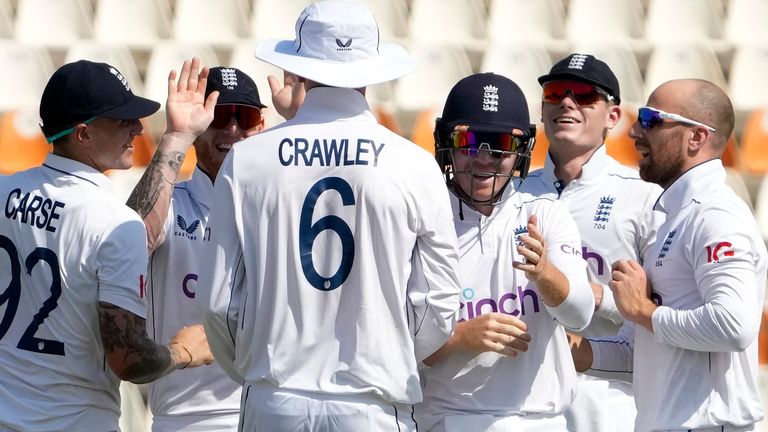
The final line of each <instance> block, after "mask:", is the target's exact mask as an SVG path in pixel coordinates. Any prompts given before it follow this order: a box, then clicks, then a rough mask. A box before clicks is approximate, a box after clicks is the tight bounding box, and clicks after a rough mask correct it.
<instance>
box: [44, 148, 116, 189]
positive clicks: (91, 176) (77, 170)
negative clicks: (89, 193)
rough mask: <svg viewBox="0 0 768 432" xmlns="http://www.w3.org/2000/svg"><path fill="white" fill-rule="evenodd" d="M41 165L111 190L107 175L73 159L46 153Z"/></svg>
mask: <svg viewBox="0 0 768 432" xmlns="http://www.w3.org/2000/svg"><path fill="white" fill-rule="evenodd" d="M43 167H46V168H48V169H51V170H54V171H58V172H59V173H62V174H67V175H71V176H73V177H77V178H79V179H80V180H85V181H87V182H88V183H91V184H93V185H95V186H98V187H100V188H102V189H105V190H107V191H112V182H111V181H110V180H109V178H108V177H107V176H105V175H104V174H103V173H101V172H99V171H98V170H97V169H95V168H93V167H91V166H88V165H86V164H84V163H82V162H78V161H76V160H74V159H69V158H65V157H62V156H58V155H55V154H53V153H48V156H46V157H45V160H44V161H43Z"/></svg>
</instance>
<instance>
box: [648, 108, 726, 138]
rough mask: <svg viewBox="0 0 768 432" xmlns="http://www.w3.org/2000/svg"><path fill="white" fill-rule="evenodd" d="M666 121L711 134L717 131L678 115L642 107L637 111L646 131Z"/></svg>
mask: <svg viewBox="0 0 768 432" xmlns="http://www.w3.org/2000/svg"><path fill="white" fill-rule="evenodd" d="M665 119H667V120H672V121H673V122H677V123H683V124H687V125H691V126H701V127H703V128H705V129H707V130H708V131H710V132H714V131H715V130H716V129H715V128H713V127H712V126H709V125H706V124H704V123H701V122H697V121H696V120H691V119H689V118H686V117H683V116H681V115H678V114H672V113H668V112H664V111H662V110H659V109H656V108H651V107H642V108H640V109H638V110H637V121H638V123H640V127H641V128H643V129H644V130H650V129H653V128H654V127H656V126H658V125H660V124H662V123H664V120H665Z"/></svg>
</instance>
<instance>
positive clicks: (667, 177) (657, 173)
mask: <svg viewBox="0 0 768 432" xmlns="http://www.w3.org/2000/svg"><path fill="white" fill-rule="evenodd" d="M667 145H670V144H667ZM684 163H685V161H684V159H683V149H682V147H671V150H669V151H663V152H659V151H655V152H651V153H650V154H649V155H648V158H647V159H645V162H643V161H641V162H640V166H639V168H640V178H641V179H643V180H645V181H647V182H650V183H656V184H657V185H659V186H661V187H663V188H665V189H666V188H667V187H668V186H669V185H670V184H672V182H673V181H675V179H677V178H678V177H679V176H680V174H682V172H683V166H684Z"/></svg>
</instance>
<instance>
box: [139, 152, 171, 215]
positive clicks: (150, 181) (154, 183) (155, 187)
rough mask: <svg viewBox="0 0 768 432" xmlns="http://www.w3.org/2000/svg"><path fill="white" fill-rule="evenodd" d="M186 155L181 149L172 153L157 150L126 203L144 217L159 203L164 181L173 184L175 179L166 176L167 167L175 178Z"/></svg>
mask: <svg viewBox="0 0 768 432" xmlns="http://www.w3.org/2000/svg"><path fill="white" fill-rule="evenodd" d="M184 156H185V154H184V152H180V151H175V152H170V153H163V152H160V151H156V152H155V155H154V156H153V157H152V161H151V162H150V163H149V166H148V167H147V170H146V171H145V172H144V175H143V176H142V177H141V180H139V183H138V184H137V185H136V187H135V188H134V189H133V192H131V196H130V197H128V201H127V202H126V205H127V206H128V207H130V208H132V209H134V210H136V212H137V213H138V214H139V216H141V218H142V219H144V218H145V217H146V216H147V215H148V214H149V212H150V211H151V210H152V208H153V207H154V206H155V204H156V203H157V200H158V198H159V197H160V191H161V189H162V186H163V183H168V184H170V185H171V186H173V183H174V182H173V180H169V179H168V178H167V177H166V173H165V172H164V171H166V170H165V167H168V169H170V173H169V174H172V176H173V178H175V176H176V175H178V173H179V169H180V168H181V164H182V163H183V162H184Z"/></svg>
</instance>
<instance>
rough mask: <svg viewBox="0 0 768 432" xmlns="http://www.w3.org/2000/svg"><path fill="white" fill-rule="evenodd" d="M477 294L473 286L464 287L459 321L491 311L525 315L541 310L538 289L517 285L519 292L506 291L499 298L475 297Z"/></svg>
mask: <svg viewBox="0 0 768 432" xmlns="http://www.w3.org/2000/svg"><path fill="white" fill-rule="evenodd" d="M475 294H476V293H475V290H474V289H472V288H464V289H463V290H462V291H461V297H462V298H461V300H462V301H461V317H462V318H461V319H460V320H459V321H466V320H471V319H472V318H474V317H476V316H479V315H482V314H487V313H491V312H501V313H503V314H507V315H512V316H525V314H526V313H529V314H530V313H539V311H540V310H541V307H540V306H539V296H538V294H536V291H534V290H530V289H523V287H521V286H518V287H517V292H508V293H504V294H502V295H501V297H499V298H498V299H492V298H478V299H475ZM526 306H527V308H526ZM465 317H466V318H465Z"/></svg>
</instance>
